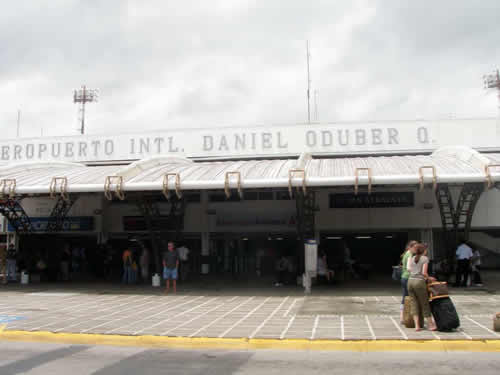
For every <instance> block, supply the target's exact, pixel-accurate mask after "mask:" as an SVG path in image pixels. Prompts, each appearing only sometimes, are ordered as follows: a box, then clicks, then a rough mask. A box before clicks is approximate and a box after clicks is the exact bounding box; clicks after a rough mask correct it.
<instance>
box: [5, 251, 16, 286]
mask: <svg viewBox="0 0 500 375" xmlns="http://www.w3.org/2000/svg"><path fill="white" fill-rule="evenodd" d="M7 281H17V251H16V246H15V245H14V244H13V243H11V244H10V245H9V247H8V248H7Z"/></svg>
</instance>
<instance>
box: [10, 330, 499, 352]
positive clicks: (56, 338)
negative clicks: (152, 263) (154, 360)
mask: <svg viewBox="0 0 500 375" xmlns="http://www.w3.org/2000/svg"><path fill="white" fill-rule="evenodd" d="M0 340H7V341H23V342H52V343H64V344H81V345H113V346H139V347H148V348H170V349H230V350H256V349H280V350H324V351H352V352H384V351H426V352H444V351H467V352H500V340H347V341H342V340H306V339H284V340H279V339H248V338H211V337H192V338H191V337H167V336H149V335H145V336H122V335H100V334H87V333H53V332H29V331H3V332H0Z"/></svg>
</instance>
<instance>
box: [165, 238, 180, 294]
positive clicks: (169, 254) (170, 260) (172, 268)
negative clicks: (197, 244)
mask: <svg viewBox="0 0 500 375" xmlns="http://www.w3.org/2000/svg"><path fill="white" fill-rule="evenodd" d="M178 269H179V254H178V253H177V250H176V249H175V245H174V243H173V242H172V241H170V242H168V244H167V251H166V252H165V253H164V254H163V278H164V279H165V294H168V293H169V291H170V280H172V284H173V288H174V294H176V293H177V270H178Z"/></svg>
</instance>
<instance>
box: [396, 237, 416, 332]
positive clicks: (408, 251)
mask: <svg viewBox="0 0 500 375" xmlns="http://www.w3.org/2000/svg"><path fill="white" fill-rule="evenodd" d="M417 244H418V242H417V241H414V240H413V241H410V242H408V244H406V247H405V251H404V252H403V254H402V255H401V292H402V293H401V294H402V299H401V307H400V313H399V321H400V322H401V323H402V322H403V309H404V305H405V297H407V296H408V279H409V277H410V271H408V267H407V266H408V259H409V258H410V257H411V256H412V255H413V254H415V246H416V245H417Z"/></svg>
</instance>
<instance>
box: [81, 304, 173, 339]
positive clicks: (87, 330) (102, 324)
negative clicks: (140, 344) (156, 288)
mask: <svg viewBox="0 0 500 375" xmlns="http://www.w3.org/2000/svg"><path fill="white" fill-rule="evenodd" d="M152 302H154V303H156V302H157V301H152ZM170 302H173V301H168V302H166V303H165V304H168V303H170ZM149 303H150V302H149ZM154 307H155V308H156V309H158V308H159V307H158V305H155V306H154ZM133 308H137V307H136V306H134V307H132V308H129V309H125V310H121V311H120V310H119V311H116V312H114V313H113V314H108V315H106V317H110V316H112V315H115V314H118V313H121V312H124V311H128V310H131V309H133ZM123 319H128V317H127V316H125V317H121V318H116V319H113V320H110V321H109V320H107V321H105V322H104V323H101V324H98V325H96V326H93V327H90V328H87V329H84V330H81V331H80V333H85V332H89V331H91V330H93V329H96V328H99V327H102V326H105V325H108V324H110V323H113V322H116V321H119V320H123ZM144 319H146V318H144ZM144 319H141V320H139V321H142V320H144ZM139 321H136V322H135V323H137V322H139ZM128 324H130V323H128ZM123 327H124V326H120V327H119V328H123ZM125 327H126V325H125Z"/></svg>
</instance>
